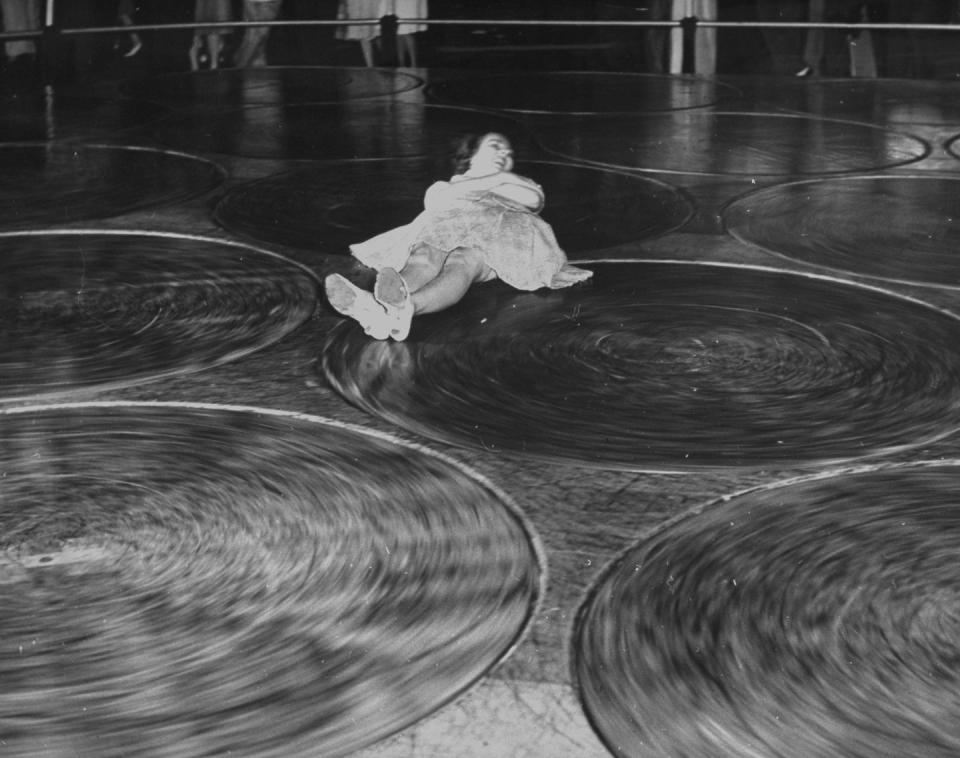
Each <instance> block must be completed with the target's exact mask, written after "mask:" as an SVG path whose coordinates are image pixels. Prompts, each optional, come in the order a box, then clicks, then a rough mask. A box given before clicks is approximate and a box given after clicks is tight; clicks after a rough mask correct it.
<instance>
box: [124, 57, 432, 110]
mask: <svg viewBox="0 0 960 758" xmlns="http://www.w3.org/2000/svg"><path fill="white" fill-rule="evenodd" d="M422 84H423V80H422V79H419V78H417V77H416V76H413V75H411V74H407V73H403V72H402V71H395V70H392V69H387V68H343V67H337V68H323V67H319V66H318V67H313V66H293V67H267V68H220V69H215V70H204V71H174V72H167V73H164V74H158V75H156V76H150V77H144V78H142V79H136V80H133V81H129V82H126V83H124V84H123V85H121V91H122V92H123V93H124V94H127V95H129V96H133V97H138V98H144V99H149V100H158V101H161V102H172V103H189V104H192V105H202V106H223V105H257V104H261V105H268V104H271V103H339V102H343V101H344V100H361V99H365V98H370V97H381V96H383V95H398V94H400V93H401V92H407V91H409V90H413V89H416V88H417V87H420V86H421V85H422Z"/></svg>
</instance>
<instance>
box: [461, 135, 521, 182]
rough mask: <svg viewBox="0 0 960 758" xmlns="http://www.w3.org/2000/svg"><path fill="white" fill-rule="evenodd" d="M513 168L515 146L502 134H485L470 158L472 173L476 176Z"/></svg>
mask: <svg viewBox="0 0 960 758" xmlns="http://www.w3.org/2000/svg"><path fill="white" fill-rule="evenodd" d="M512 169H513V148H512V147H510V140H508V139H507V138H506V137H504V136H503V135H502V134H497V133H496V132H491V133H490V134H485V135H483V139H481V140H480V144H479V145H477V150H476V152H475V153H474V154H473V156H471V158H470V173H471V174H474V175H476V176H485V175H487V174H496V173H499V172H500V171H510V170H512Z"/></svg>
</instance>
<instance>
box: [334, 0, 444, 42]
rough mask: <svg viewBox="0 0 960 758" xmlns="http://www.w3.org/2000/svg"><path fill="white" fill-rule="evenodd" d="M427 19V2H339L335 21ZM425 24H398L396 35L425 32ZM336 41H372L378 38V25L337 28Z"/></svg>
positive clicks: (425, 0)
mask: <svg viewBox="0 0 960 758" xmlns="http://www.w3.org/2000/svg"><path fill="white" fill-rule="evenodd" d="M384 16H396V17H397V18H427V17H428V16H427V0H340V2H339V4H338V5H337V20H338V21H349V20H350V19H354V18H362V19H368V18H376V19H380V18H383V17H384ZM426 28H427V26H426V24H400V25H399V26H398V27H397V34H414V33H416V32H422V31H425V30H426ZM334 36H335V37H336V38H337V39H373V38H374V37H379V36H380V26H379V24H371V25H366V26H364V25H360V24H357V25H347V26H338V27H337V29H336V31H335V32H334Z"/></svg>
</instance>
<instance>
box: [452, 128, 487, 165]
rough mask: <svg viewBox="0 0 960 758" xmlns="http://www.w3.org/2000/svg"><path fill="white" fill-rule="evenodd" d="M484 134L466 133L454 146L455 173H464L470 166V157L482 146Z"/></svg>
mask: <svg viewBox="0 0 960 758" xmlns="http://www.w3.org/2000/svg"><path fill="white" fill-rule="evenodd" d="M483 137H484V135H483V134H479V133H478V134H465V135H463V136H462V137H461V138H460V139H458V140H457V141H456V143H455V144H454V146H453V173H454V175H456V174H463V173H466V171H467V169H468V168H470V159H471V158H472V157H473V156H474V154H475V153H476V152H477V148H478V147H480V142H481V140H483Z"/></svg>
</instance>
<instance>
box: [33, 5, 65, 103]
mask: <svg viewBox="0 0 960 758" xmlns="http://www.w3.org/2000/svg"><path fill="white" fill-rule="evenodd" d="M59 45H60V28H59V26H58V24H57V19H56V15H55V14H54V2H53V0H47V5H46V11H45V12H44V14H43V34H42V35H41V37H40V39H39V45H37V47H38V48H39V49H38V50H37V64H38V66H39V68H40V76H41V78H42V79H43V83H44V84H45V85H51V84H53V82H54V80H55V79H56V76H57V60H58V58H59V50H58V47H59Z"/></svg>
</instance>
